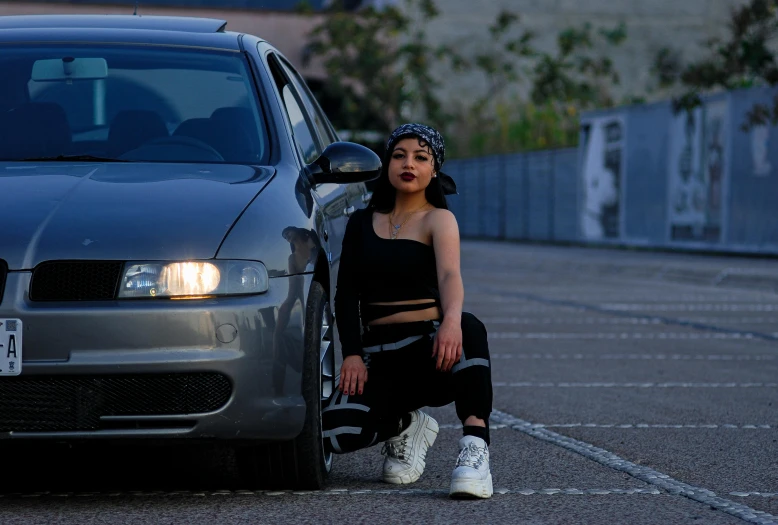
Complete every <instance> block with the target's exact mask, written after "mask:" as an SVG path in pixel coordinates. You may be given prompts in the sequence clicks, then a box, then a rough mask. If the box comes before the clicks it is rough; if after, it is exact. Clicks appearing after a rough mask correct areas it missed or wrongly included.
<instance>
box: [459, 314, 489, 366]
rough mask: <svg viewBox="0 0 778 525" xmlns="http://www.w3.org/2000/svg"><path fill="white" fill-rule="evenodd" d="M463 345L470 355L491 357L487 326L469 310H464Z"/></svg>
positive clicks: (466, 352)
mask: <svg viewBox="0 0 778 525" xmlns="http://www.w3.org/2000/svg"><path fill="white" fill-rule="evenodd" d="M462 346H463V349H464V351H465V354H466V355H468V356H474V355H478V356H481V357H486V358H487V359H488V357H489V342H488V335H487V333H486V326H484V324H483V323H482V322H481V320H480V319H478V318H477V317H476V316H474V315H473V314H471V313H469V312H462Z"/></svg>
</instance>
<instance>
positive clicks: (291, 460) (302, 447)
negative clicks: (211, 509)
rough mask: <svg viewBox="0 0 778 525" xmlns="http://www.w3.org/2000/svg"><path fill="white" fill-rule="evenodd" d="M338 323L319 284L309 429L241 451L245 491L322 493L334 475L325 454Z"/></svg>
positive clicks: (307, 385)
mask: <svg viewBox="0 0 778 525" xmlns="http://www.w3.org/2000/svg"><path fill="white" fill-rule="evenodd" d="M332 323H333V319H332V311H331V308H330V303H329V298H328V296H327V292H326V291H325V290H324V287H323V286H322V285H321V284H320V283H318V282H316V281H314V282H313V284H312V285H311V291H310V293H309V295H308V305H307V309H306V313H305V348H304V357H303V378H302V394H303V398H304V399H305V404H306V407H307V409H306V412H305V423H304V424H303V429H302V432H300V434H299V435H298V436H297V438H295V439H294V440H292V441H289V442H285V443H278V444H271V445H265V446H248V447H241V448H239V449H238V450H237V452H238V457H239V459H238V461H239V468H240V471H241V476H240V477H241V482H242V484H243V486H244V488H275V489H279V488H294V489H307V490H318V489H320V488H322V487H323V486H324V481H325V479H326V478H327V475H328V474H329V472H330V470H331V469H332V453H331V452H326V451H325V449H324V440H323V438H322V427H321V410H322V406H323V403H324V401H326V400H327V399H328V398H329V396H330V395H331V394H332V392H333V390H334V388H335V347H334V344H333V340H332V337H333V332H334V330H333V326H332Z"/></svg>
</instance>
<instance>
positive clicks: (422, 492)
mask: <svg viewBox="0 0 778 525" xmlns="http://www.w3.org/2000/svg"><path fill="white" fill-rule="evenodd" d="M448 492H449V491H448V489H413V488H407V489H337V488H335V489H327V490H311V491H308V490H234V491H230V490H217V491H208V492H198V491H172V492H163V491H149V492H142V491H129V492H77V493H46V492H34V493H30V494H12V495H11V494H6V495H3V494H0V498H6V499H13V498H46V497H64V498H71V497H81V498H101V497H106V496H109V497H133V498H150V497H200V498H202V497H224V496H233V497H234V496H267V497H278V496H286V497H294V496H330V497H337V496H363V495H370V496H373V495H375V496H383V495H388V496H395V495H400V496H405V495H418V496H433V495H434V496H438V495H448ZM494 494H495V495H496V496H506V495H518V496H532V495H545V496H554V495H571V496H573V495H579V496H580V495H592V496H598V495H636V494H646V495H660V494H664V492H663V491H661V490H659V489H657V488H653V487H652V488H646V489H642V488H641V489H639V488H632V489H601V488H590V489H579V488H565V489H562V488H546V489H529V488H526V489H508V488H495V489H494Z"/></svg>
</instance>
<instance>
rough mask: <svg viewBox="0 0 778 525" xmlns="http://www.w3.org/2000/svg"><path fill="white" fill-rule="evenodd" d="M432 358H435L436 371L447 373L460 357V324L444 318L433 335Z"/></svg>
mask: <svg viewBox="0 0 778 525" xmlns="http://www.w3.org/2000/svg"><path fill="white" fill-rule="evenodd" d="M432 357H436V358H437V364H436V367H435V368H436V369H437V370H442V371H443V372H448V371H449V370H451V367H453V366H454V365H455V364H456V363H457V361H459V358H460V357H462V324H461V322H459V323H458V322H454V321H447V320H446V319H445V318H444V320H443V323H441V325H440V328H438V333H437V334H436V335H435V342H434V344H433V345H432Z"/></svg>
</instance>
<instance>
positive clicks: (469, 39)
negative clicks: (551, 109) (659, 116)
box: [428, 0, 746, 99]
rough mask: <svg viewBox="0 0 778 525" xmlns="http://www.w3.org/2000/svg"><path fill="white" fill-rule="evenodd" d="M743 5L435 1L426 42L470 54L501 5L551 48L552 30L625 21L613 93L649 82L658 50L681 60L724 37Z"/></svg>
mask: <svg viewBox="0 0 778 525" xmlns="http://www.w3.org/2000/svg"><path fill="white" fill-rule="evenodd" d="M743 3H746V0H682V1H678V0H618V1H613V0H480V1H479V0H475V1H474V0H439V2H438V5H439V7H440V9H441V11H442V16H441V17H440V18H438V19H437V20H434V21H433V22H432V23H431V24H430V26H429V29H428V36H429V40H430V42H431V43H432V44H439V43H445V44H450V45H455V46H457V47H458V48H460V49H462V50H464V51H466V54H467V53H469V54H473V53H476V52H477V51H478V50H479V49H483V48H484V47H485V46H488V45H489V43H490V40H489V34H488V31H487V27H488V26H489V25H490V24H491V23H492V22H493V21H494V20H495V18H496V17H497V15H498V13H499V12H500V11H501V10H503V9H507V10H510V11H513V12H516V13H519V14H521V16H522V20H521V27H522V28H525V29H531V30H532V31H534V32H535V33H536V35H537V41H536V45H538V46H539V47H541V48H543V49H546V50H553V49H555V48H556V37H557V35H558V33H559V32H560V31H561V30H563V29H565V28H567V27H569V26H581V25H582V24H584V23H586V22H589V23H591V24H592V25H593V27H595V28H596V27H606V28H608V27H615V26H616V25H618V24H619V23H620V22H625V23H626V25H627V34H628V37H627V40H626V41H625V42H624V43H623V44H622V45H621V46H620V47H619V48H618V51H617V52H616V54H615V56H614V57H613V59H614V61H615V64H616V67H617V68H618V70H619V71H620V72H621V75H622V86H621V88H620V89H617V93H619V94H620V95H623V94H626V93H629V94H640V93H641V92H643V91H644V90H645V88H646V86H647V85H648V84H649V82H650V68H651V64H652V61H653V58H654V56H655V54H656V52H657V51H658V50H659V49H661V48H662V47H664V46H670V47H674V48H677V49H679V50H682V51H683V57H684V58H685V59H694V58H695V57H699V56H700V54H701V51H702V48H701V47H700V45H699V44H700V42H703V41H705V40H707V39H709V38H711V37H714V36H724V35H725V34H726V27H727V26H726V24H727V20H728V16H729V12H730V10H731V8H732V7H734V6H736V5H739V4H743ZM525 87H526V86H525ZM444 89H445V90H446V92H447V93H448V94H449V96H450V97H451V98H452V99H454V98H456V97H459V98H461V97H462V93H473V92H475V93H483V92H484V90H485V86H484V85H483V83H482V82H481V81H480V77H478V76H476V75H471V76H469V77H467V78H466V79H465V80H464V81H463V82H462V83H456V84H451V83H448V84H447V85H446V86H445V88H444ZM657 96H661V94H658V95H657ZM619 98H620V97H619Z"/></svg>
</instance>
